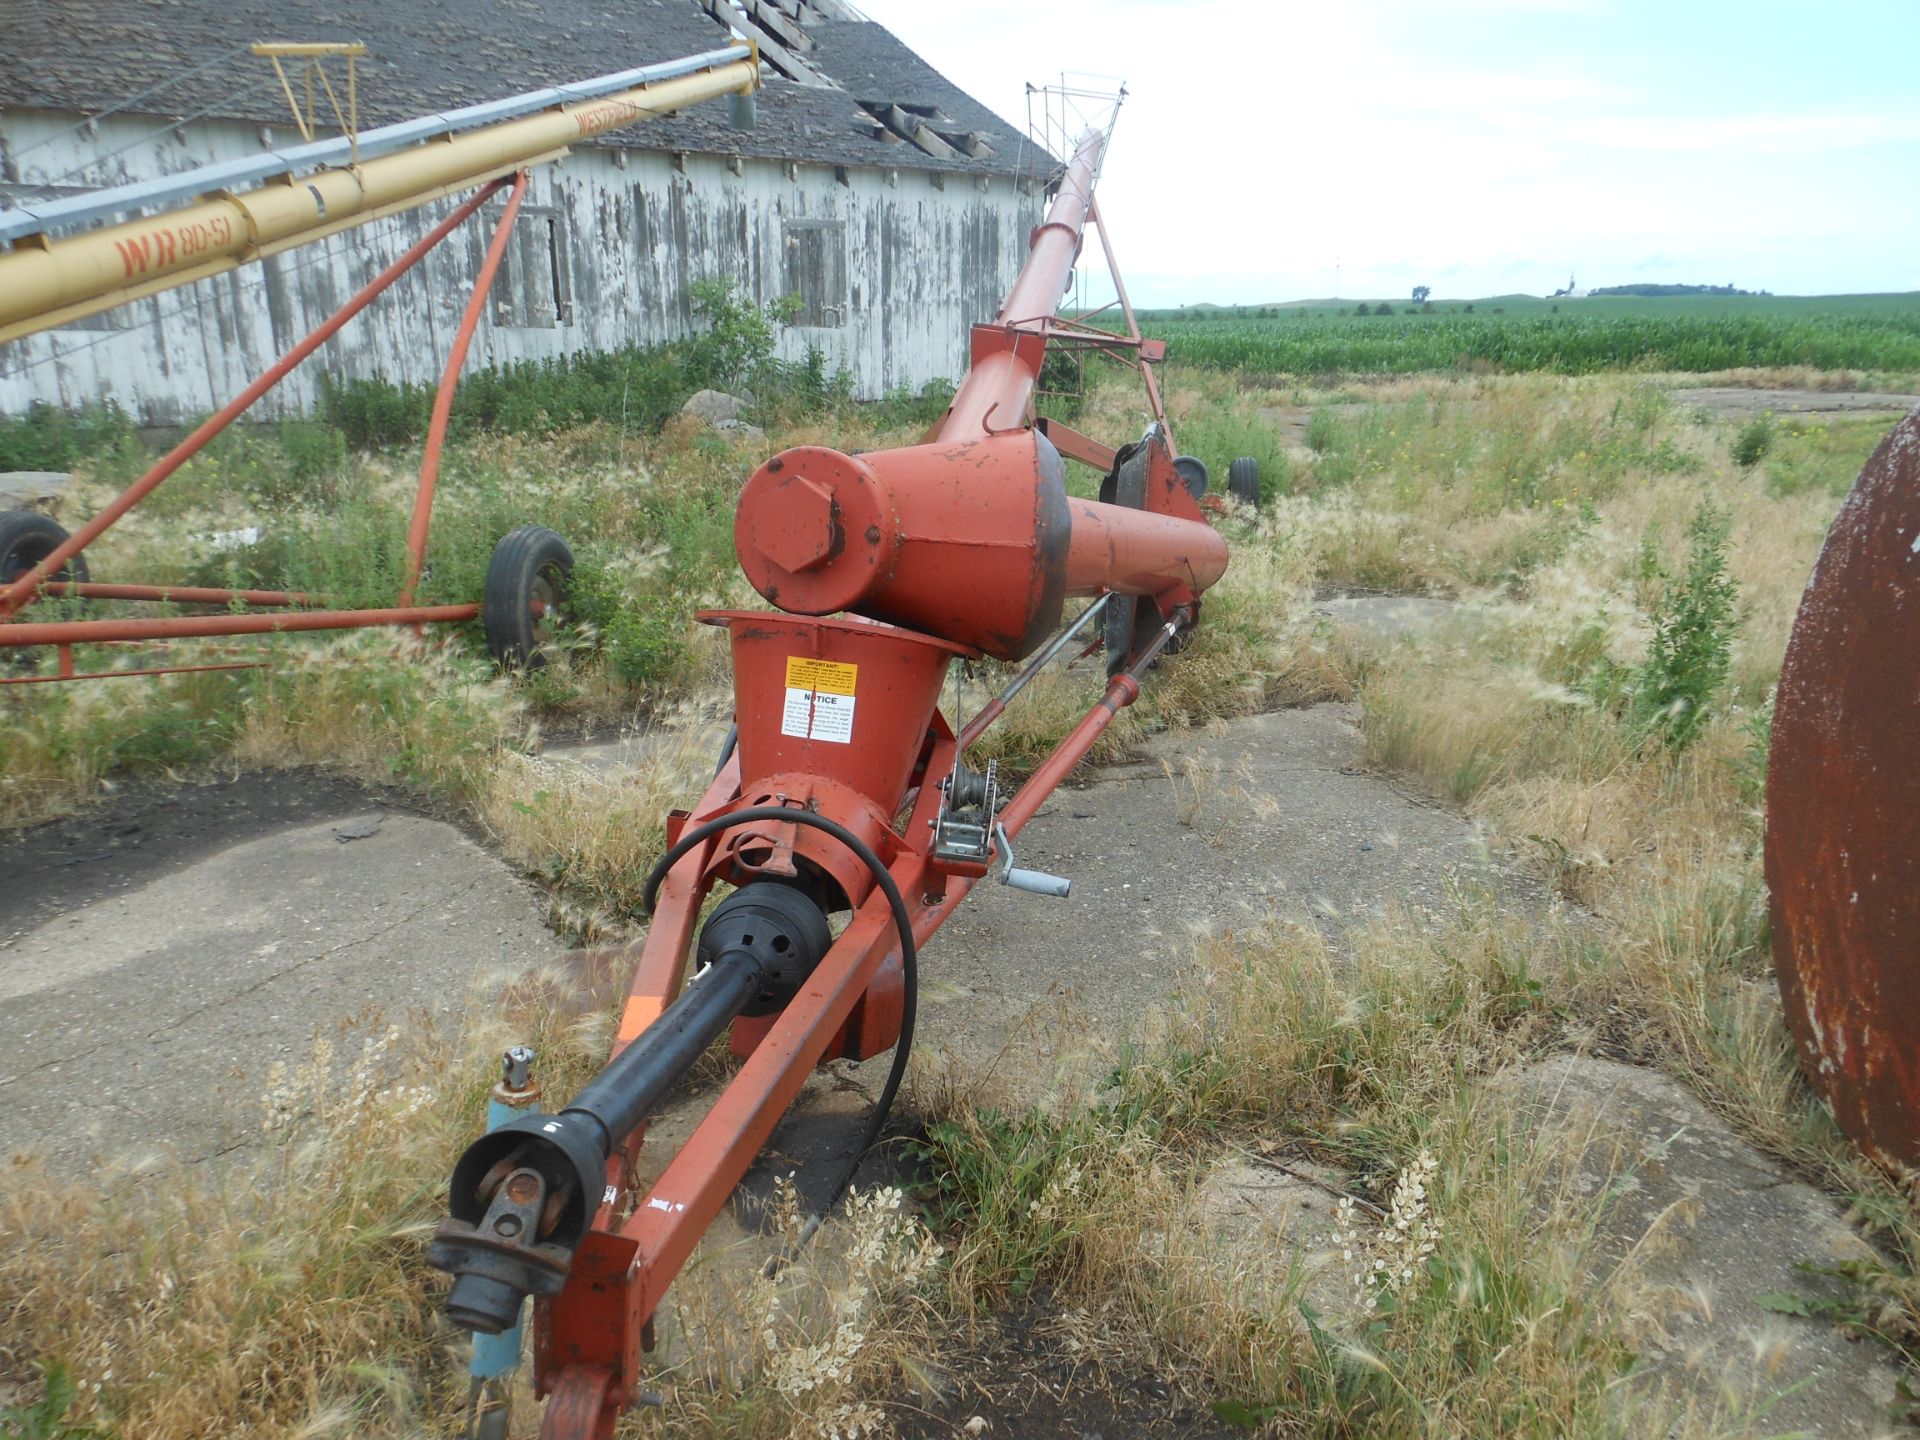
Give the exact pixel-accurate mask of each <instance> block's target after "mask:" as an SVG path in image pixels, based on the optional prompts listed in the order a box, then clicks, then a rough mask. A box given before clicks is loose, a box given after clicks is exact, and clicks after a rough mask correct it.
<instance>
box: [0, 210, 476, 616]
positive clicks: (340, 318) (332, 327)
mask: <svg viewBox="0 0 1920 1440" xmlns="http://www.w3.org/2000/svg"><path fill="white" fill-rule="evenodd" d="M504 183H506V182H505V181H503V180H496V181H493V182H492V183H490V184H488V185H487V186H486V187H485V188H483V189H482V190H480V191H479V192H478V193H477V194H475V195H473V196H472V197H470V198H469V199H467V200H466V201H464V202H462V203H461V205H460V206H459V207H458V208H456V209H455V210H454V212H453V213H452V214H451V215H449V216H448V217H447V218H446V219H445V220H443V221H441V222H440V223H439V224H438V225H436V226H434V227H433V229H431V230H429V231H428V232H427V233H426V234H425V235H423V236H421V237H420V239H419V240H417V241H415V242H414V243H413V244H412V245H410V246H408V247H407V249H406V251H405V252H404V253H403V254H402V255H401V256H400V258H399V259H397V260H395V261H394V262H393V263H392V264H391V265H389V266H387V268H386V269H384V270H382V271H381V272H380V273H379V274H378V275H376V276H374V277H373V279H372V280H370V281H368V282H367V284H366V285H365V286H363V287H362V288H361V289H360V291H359V293H357V294H356V295H355V296H354V297H353V298H352V299H351V300H349V301H347V303H346V304H345V305H342V306H341V307H340V308H339V309H338V310H336V311H334V313H333V314H332V315H330V316H328V317H327V319H326V320H325V321H324V322H322V324H321V325H320V328H319V329H317V330H315V331H314V332H313V333H312V334H311V335H309V336H307V338H306V339H304V340H302V341H301V342H300V343H299V344H298V345H295V346H294V347H293V348H292V349H291V350H289V351H288V352H287V353H286V354H285V355H282V356H281V357H280V358H279V359H278V360H276V361H275V362H274V363H273V364H272V365H271V366H269V367H268V368H267V369H266V370H265V371H264V372H263V373H262V374H261V376H260V377H259V379H257V380H255V381H254V382H253V383H252V384H251V385H249V386H247V388H246V389H244V390H242V391H241V392H240V393H239V394H238V395H236V396H235V397H234V398H233V399H232V400H229V401H228V402H227V403H226V404H225V405H224V406H222V407H221V408H220V409H219V410H217V411H216V412H214V414H213V415H211V416H210V417H208V418H207V420H205V421H204V422H203V423H202V424H201V425H200V426H199V427H198V428H196V429H195V430H194V432H193V433H192V434H191V435H189V436H187V438H186V439H184V440H182V441H181V442H180V443H179V444H178V445H176V446H174V447H173V449H172V450H170V451H168V452H167V454H166V455H165V456H163V457H162V458H161V459H160V460H159V461H158V463H156V464H155V465H154V466H153V468H152V469H150V470H148V471H147V473H146V474H144V475H142V476H141V477H140V478H139V479H138V480H136V481H134V482H133V484H131V485H129V486H128V487H127V488H126V489H125V490H123V491H121V492H120V494H119V495H117V496H115V497H114V498H113V499H112V500H111V501H109V502H108V503H107V504H106V505H105V506H104V507H102V509H101V510H100V513H99V514H97V515H95V516H94V517H93V518H92V519H90V520H88V521H87V523H86V524H84V525H82V526H81V527H80V528H79V529H78V530H76V531H75V532H74V533H73V534H72V535H70V536H68V537H67V538H66V539H65V540H63V541H61V542H60V544H58V545H56V546H55V547H54V549H53V551H52V553H51V554H49V555H48V556H47V557H46V558H45V559H43V560H41V561H40V563H39V564H37V565H35V566H34V567H33V568H32V569H31V570H29V571H27V572H26V573H25V574H24V575H21V576H19V577H18V578H17V579H15V580H14V581H13V582H12V583H11V584H9V585H8V586H7V587H6V588H5V589H4V590H0V619H4V618H5V617H7V616H10V615H13V614H16V613H18V611H19V610H20V609H21V607H22V606H24V605H26V604H28V603H29V602H30V601H31V600H32V598H33V595H34V593H35V591H36V590H37V589H38V587H39V586H40V585H41V584H42V583H43V582H44V581H45V580H46V579H47V578H48V577H49V576H52V575H57V574H58V573H59V572H60V570H61V568H62V567H63V566H65V564H66V563H67V562H68V561H69V560H71V559H72V558H73V557H74V556H75V555H78V554H79V553H80V552H81V551H82V550H84V549H86V548H87V546H89V545H91V544H92V543H93V542H94V541H95V540H98V539H99V538H100V537H101V536H102V535H103V534H105V533H106V532H107V530H108V529H109V528H111V527H112V526H113V525H114V524H115V523H116V522H117V521H118V520H119V519H120V518H121V517H122V516H123V515H125V514H126V513H127V512H128V511H129V510H131V509H132V508H133V507H134V506H135V505H137V504H139V503H140V501H141V500H143V499H145V498H146V497H147V496H148V495H150V494H152V493H153V491H154V490H155V489H156V488H157V487H158V486H159V485H160V483H161V482H162V481H164V480H165V479H166V478H167V477H168V476H169V475H172V474H173V473H174V472H175V471H176V470H178V469H179V468H180V467H181V466H182V465H184V464H186V462H187V461H188V460H190V459H192V458H193V456H194V455H196V454H198V453H199V452H200V450H201V449H202V448H203V447H204V446H205V445H206V444H207V442H208V441H209V440H211V439H213V437H214V436H216V435H218V434H219V433H220V432H221V431H222V430H224V429H226V428H227V426H229V425H231V424H232V423H233V422H234V421H235V420H236V419H237V418H239V416H240V415H241V414H243V413H244V412H245V411H246V410H247V408H248V407H249V406H251V405H252V404H253V403H254V401H256V400H258V399H259V398H260V397H261V396H262V395H264V394H266V393H267V391H269V390H271V389H272V388H273V387H274V386H275V385H277V384H279V383H280V381H282V380H283V379H285V378H286V377H287V375H288V374H289V373H291V371H292V370H293V368H294V367H295V366H296V365H298V364H299V363H300V362H301V361H302V360H305V359H306V358H307V357H308V356H309V355H311V354H312V353H313V352H314V351H315V350H318V349H319V348H320V347H321V346H322V345H324V344H326V342H327V341H328V340H329V339H331V338H332V337H333V336H334V334H335V333H337V332H338V331H339V329H340V327H341V326H343V325H345V324H346V323H347V321H349V320H351V319H352V318H353V317H354V316H356V315H358V314H359V313H360V312H361V311H362V310H364V309H366V308H367V306H368V305H370V304H372V303H373V301H374V300H375V299H376V298H377V297H378V296H379V295H380V294H381V292H383V291H384V290H386V289H387V288H388V287H389V286H391V285H392V284H393V282H394V281H396V280H398V279H399V278H400V277H401V276H402V275H404V274H406V273H407V271H409V270H411V269H412V268H413V267H414V266H415V265H417V264H419V263H420V261H421V260H422V259H423V258H424V257H425V256H426V254H427V252H428V251H430V250H432V249H433V248H434V246H436V245H438V244H439V243H440V242H441V241H442V240H444V239H446V238H447V236H448V235H450V234H452V233H453V231H454V230H455V229H457V228H458V227H459V226H460V225H461V223H462V222H464V221H465V220H466V218H467V217H468V216H469V215H471V214H473V212H474V211H475V210H478V209H479V208H480V206H481V204H482V203H484V202H485V200H486V199H487V197H488V196H489V195H491V194H492V193H493V192H494V191H495V190H497V189H499V188H500V186H501V185H503V184H504ZM16 643H17V642H16Z"/></svg>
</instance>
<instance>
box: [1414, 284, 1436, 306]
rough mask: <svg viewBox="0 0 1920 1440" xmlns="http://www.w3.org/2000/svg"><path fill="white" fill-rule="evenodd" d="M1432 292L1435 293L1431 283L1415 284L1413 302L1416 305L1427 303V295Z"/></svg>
mask: <svg viewBox="0 0 1920 1440" xmlns="http://www.w3.org/2000/svg"><path fill="white" fill-rule="evenodd" d="M1432 293H1433V287H1432V286H1431V285H1416V286H1414V287H1413V303H1414V304H1416V305H1424V304H1426V303H1427V296H1429V295H1431V294H1432Z"/></svg>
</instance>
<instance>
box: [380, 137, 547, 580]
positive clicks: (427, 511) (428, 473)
mask: <svg viewBox="0 0 1920 1440" xmlns="http://www.w3.org/2000/svg"><path fill="white" fill-rule="evenodd" d="M526 196H527V172H526V171H524V170H522V171H520V172H519V173H517V174H516V175H515V176H514V177H513V193H512V194H510V195H509V196H507V207H506V209H505V210H503V211H502V212H501V214H500V223H499V224H498V225H496V226H495V227H494V231H493V241H492V243H491V244H489V245H488V246H487V257H486V259H485V260H484V261H482V262H481V265H480V273H479V274H478V275H476V276H474V278H473V293H472V294H471V295H469V296H468V297H467V310H466V313H465V314H464V315H462V316H461V317H460V328H459V329H458V330H457V331H455V332H454V336H453V348H452V349H451V350H449V351H448V352H447V363H446V367H445V368H444V369H443V370H442V371H441V372H440V388H439V389H438V390H436V391H434V392H433V418H432V420H431V421H429V422H428V424H427V445H426V449H425V450H424V451H423V452H422V454H421V456H420V488H419V489H418V490H417V491H415V492H414V497H413V518H412V519H411V520H409V521H408V522H407V578H406V580H405V581H404V582H403V583H402V584H401V586H400V603H401V604H402V605H411V604H412V603H413V592H414V587H415V586H417V585H418V584H419V583H420V570H421V567H423V566H424V565H425V564H426V563H427V525H428V523H429V522H430V521H431V520H432V518H433V490H434V486H435V485H436V484H438V483H439V480H440V450H441V447H442V446H443V445H444V444H445V443H446V438H447V422H448V421H449V420H450V419H451V418H452V416H453V392H454V387H455V386H457V385H458V384H459V383H460V371H461V370H462V369H463V368H464V367H465V365H466V363H467V350H468V349H469V347H471V346H472V344H473V332H474V330H475V329H476V328H477V327H478V326H479V324H480V317H481V316H482V315H483V314H485V313H486V308H487V296H488V294H489V293H490V292H491V291H492V289H493V277H494V273H495V272H496V271H498V270H499V268H500V261H501V258H502V257H503V256H504V255H505V254H506V253H507V241H508V240H509V239H510V238H512V235H513V221H514V217H515V216H517V215H518V214H519V213H520V202H521V201H522V200H524V199H526Z"/></svg>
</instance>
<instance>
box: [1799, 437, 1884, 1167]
mask: <svg viewBox="0 0 1920 1440" xmlns="http://www.w3.org/2000/svg"><path fill="white" fill-rule="evenodd" d="M1766 857H1767V858H1766V872H1767V887H1768V889H1769V890H1770V891H1771V892H1772V898H1771V906H1772V922H1773V957H1774V970H1775V973H1776V975H1777V976H1778V978H1779V982H1780V994H1781V998H1782V999H1783V1001H1784V1002H1785V1005H1786V1016H1787V1024H1788V1026H1789V1028H1790V1029H1791V1030H1792V1032H1793V1038H1794V1042H1795V1044H1796V1045H1797V1046H1798V1048H1799V1051H1800V1063H1801V1067H1802V1068H1803V1069H1804V1070H1805V1071H1806V1074H1807V1078H1808V1079H1809V1080H1810V1081H1812V1083H1813V1086H1814V1088H1815V1089H1816V1090H1818V1091H1819V1092H1820V1093H1821V1094H1822V1095H1823V1096H1824V1097H1825V1098H1826V1100H1827V1101H1828V1103H1829V1104H1831V1105H1832V1107H1833V1114H1834V1118H1835V1119H1836V1120H1837V1121H1839V1123H1840V1127H1841V1129H1843V1130H1845V1131H1846V1132H1847V1134H1848V1135H1849V1136H1851V1137H1852V1138H1853V1140H1854V1141H1855V1142H1856V1143H1857V1144H1859V1145H1860V1147H1861V1148H1862V1149H1863V1150H1865V1151H1866V1153H1867V1154H1868V1155H1869V1156H1871V1157H1872V1158H1873V1159H1875V1160H1876V1161H1878V1162H1879V1163H1881V1164H1883V1165H1887V1166H1890V1167H1894V1168H1896V1169H1898V1168H1904V1167H1911V1166H1915V1165H1920V411H1915V412H1914V413H1913V414H1911V415H1909V416H1907V418H1906V419H1905V420H1903V421H1901V422H1900V423H1899V424H1898V425H1896V426H1895V427H1894V428H1893V431H1892V433H1891V434H1889V435H1888V436H1887V438H1886V440H1885V441H1883V442H1882V443H1881V445H1880V448H1879V449H1878V450H1876V451H1874V453H1873V456H1872V458H1871V459H1869V460H1868V461H1867V465H1866V468H1865V469H1864V470H1862V471H1861V472H1860V478H1859V480H1858V481H1856V482H1855V484H1854V487H1853V490H1852V491H1851V492H1850V493H1849V494H1848V496H1847V499H1846V503H1845V504H1843V505H1842V506H1841V507H1840V514H1839V516H1838V518H1836V519H1835V520H1834V522H1833V528H1832V529H1831V530H1830V531H1828V532H1827V540H1826V545H1825V546H1824V548H1823V549H1822V550H1821V552H1820V560H1819V563H1818V564H1816V565H1815V567H1814V571H1813V578H1812V579H1811V580H1810V581H1808V583H1807V590H1806V595H1805V597H1804V598H1803V599H1802V600H1801V602H1800V612H1799V614H1798V616H1797V617H1796V618H1795V620H1794V625H1793V637H1792V639H1791V640H1790V641H1789V642H1788V645H1787V654H1786V661H1785V663H1784V665H1783V666H1782V668H1781V671H1780V689H1779V694H1778V698H1777V699H1776V701H1775V708H1774V719H1773V745H1772V751H1771V754H1770V756H1769V758H1768V765H1767V821H1766Z"/></svg>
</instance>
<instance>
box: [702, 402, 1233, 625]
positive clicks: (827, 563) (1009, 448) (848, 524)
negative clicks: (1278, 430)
mask: <svg viewBox="0 0 1920 1440" xmlns="http://www.w3.org/2000/svg"><path fill="white" fill-rule="evenodd" d="M1164 448H1165V447H1164V444H1163V443H1160V442H1156V443H1155V452H1156V454H1157V453H1158V452H1159V451H1161V450H1164ZM1165 458H1166V464H1165V466H1164V469H1163V472H1162V473H1163V476H1164V482H1165V483H1163V484H1162V486H1161V487H1160V488H1159V490H1158V491H1155V490H1154V488H1153V477H1152V476H1151V475H1150V478H1149V508H1148V509H1146V510H1137V509H1133V508H1131V507H1128V506H1124V505H1103V504H1100V503H1099V502H1097V501H1093V500H1080V499H1069V498H1068V496H1067V493H1066V467H1065V464H1064V463H1063V461H1062V460H1061V457H1060V454H1059V452H1058V451H1056V450H1055V449H1054V448H1053V446H1052V445H1051V444H1050V443H1049V442H1048V441H1047V440H1046V439H1045V438H1044V437H1043V436H1041V435H1040V434H1039V433H1038V432H1037V431H1036V430H1031V429H1025V430H1020V431H1018V432H1016V433H1013V434H1008V435H994V436H989V437H985V438H980V439H975V440H968V441H961V442H953V441H935V442H934V443H932V444H930V445H914V446H909V447H906V448H904V449H898V450H878V451H872V452H870V453H868V454H865V455H860V456H852V455H843V454H841V453H840V452H839V451H837V450H831V449H828V448H826V447H824V446H818V445H803V446H800V447H798V448H796V449H792V450H787V451H783V452H782V453H780V454H778V455H775V456H774V457H773V458H772V459H771V460H769V461H767V462H766V464H764V465H762V466H761V467H760V468H759V469H758V470H756V471H755V472H754V473H753V476H752V477H751V478H750V479H749V480H748V481H747V484H746V487H745V488H744V489H743V490H742V491H741V494H740V508H739V512H738V514H737V515H736V517H735V520H734V544H735V548H736V549H737V550H738V552H739V555H740V566H741V569H742V570H744V571H745V572H746V576H747V579H748V580H749V581H751V582H752V584H753V587H754V589H756V590H758V591H759V592H760V594H761V595H763V596H765V597H766V598H767V599H768V600H769V601H771V602H772V603H774V604H776V605H778V606H780V608H781V609H783V610H788V611H794V612H797V613H800V614H806V615H826V614H831V613H833V612H835V611H839V610H849V611H852V612H853V613H855V614H857V615H863V616H866V617H868V618H870V619H875V620H883V621H887V622H889V623H891V624H896V625H903V626H909V627H912V628H914V629H917V630H922V631H925V632H926V633H928V634H932V635H938V636H940V637H941V638H943V639H947V640H951V641H954V642H956V643H958V644H961V645H965V646H968V647H971V648H973V649H977V650H980V651H983V652H984V653H986V654H989V655H992V656H995V657H996V658H998V659H1002V660H1018V659H1022V658H1024V657H1025V656H1027V655H1030V654H1031V653H1033V651H1034V650H1035V649H1037V648H1038V647H1039V645H1040V644H1041V643H1042V642H1043V641H1044V640H1045V639H1046V638H1047V636H1049V635H1051V634H1052V633H1053V632H1054V631H1055V630H1057V629H1058V628H1059V626H1060V616H1061V607H1062V605H1063V603H1064V602H1065V600H1066V598H1067V597H1068V596H1069V595H1093V594H1098V593H1099V592H1101V591H1103V590H1115V591H1119V592H1120V593H1122V594H1129V595H1151V596H1155V597H1163V598H1165V599H1166V600H1167V601H1168V602H1169V603H1168V605H1163V607H1162V608H1163V609H1166V608H1170V605H1172V604H1184V603H1187V602H1189V601H1191V600H1192V599H1193V598H1194V597H1195V596H1197V595H1198V594H1199V593H1200V592H1201V591H1203V590H1205V589H1207V588H1208V587H1209V586H1210V585H1212V584H1213V583H1214V582H1215V581H1216V580H1218V579H1219V578H1220V576H1221V575H1222V573H1224V572H1225V570H1226V567H1227V547H1226V542H1225V541H1224V540H1222V539H1221V538H1220V534H1219V532H1218V531H1216V530H1214V529H1213V528H1212V527H1211V526H1209V525H1207V524H1205V523H1203V522H1201V521H1200V520H1199V519H1197V518H1188V517H1185V516H1179V515H1174V514H1166V513H1159V514H1156V513H1153V510H1154V508H1155V507H1154V505H1153V501H1154V499H1155V498H1162V499H1170V497H1171V491H1169V490H1168V489H1167V486H1168V485H1171V487H1172V489H1174V490H1177V491H1178V492H1179V494H1180V495H1181V496H1186V489H1185V487H1184V486H1182V485H1180V484H1179V481H1178V478H1177V476H1176V475H1175V473H1174V471H1173V469H1172V457H1171V455H1170V454H1169V455H1167V456H1166V457H1165ZM1186 503H1187V505H1188V506H1189V507H1191V506H1192V501H1191V498H1190V497H1188V498H1187V501H1186ZM1191 513H1192V516H1194V517H1197V516H1198V513H1199V512H1198V509H1197V508H1193V509H1192V511H1191Z"/></svg>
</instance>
